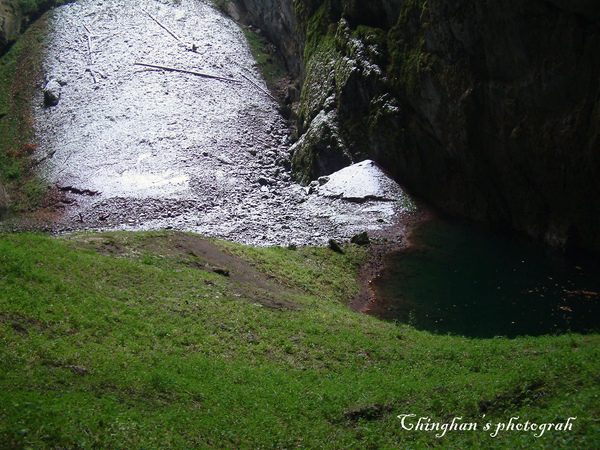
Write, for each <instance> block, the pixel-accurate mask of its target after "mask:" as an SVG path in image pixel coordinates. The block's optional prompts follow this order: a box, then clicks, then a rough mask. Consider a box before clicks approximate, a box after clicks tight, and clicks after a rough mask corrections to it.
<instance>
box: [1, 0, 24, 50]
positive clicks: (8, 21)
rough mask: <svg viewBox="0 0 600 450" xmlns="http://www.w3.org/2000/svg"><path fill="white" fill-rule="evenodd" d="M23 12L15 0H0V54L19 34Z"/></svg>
mask: <svg viewBox="0 0 600 450" xmlns="http://www.w3.org/2000/svg"><path fill="white" fill-rule="evenodd" d="M22 22H23V12H22V11H21V7H20V5H19V2H18V1H17V0H0V54H2V53H4V51H5V49H6V48H7V47H8V45H10V44H11V43H12V42H14V41H16V40H17V38H18V37H19V34H20V33H21V24H22Z"/></svg>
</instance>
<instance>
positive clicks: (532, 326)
mask: <svg viewBox="0 0 600 450" xmlns="http://www.w3.org/2000/svg"><path fill="white" fill-rule="evenodd" d="M411 241H412V242H414V243H415V245H414V246H413V247H412V248H411V249H409V250H407V251H405V252H403V253H395V254H391V255H389V256H388V260H387V261H386V262H387V267H386V268H385V269H384V270H383V271H382V273H381V275H380V277H379V278H377V279H376V280H374V281H373V282H372V288H373V291H374V293H375V295H376V297H377V300H376V302H375V304H374V305H373V308H372V311H371V312H372V314H374V315H376V316H379V317H381V318H384V319H386V320H397V321H400V322H403V323H410V324H412V325H414V326H415V327H416V328H419V329H422V330H428V331H431V332H436V333H442V334H446V333H451V334H460V335H464V336H469V337H483V338H489V337H494V336H506V337H515V336H519V335H533V336H536V335H542V334H555V333H564V332H568V331H573V332H590V331H598V330H600V296H599V295H598V293H599V292H600V264H598V261H597V260H593V259H588V260H586V261H581V260H579V261H569V260H567V259H565V258H563V257H558V256H556V255H555V256H552V255H549V254H548V253H547V251H546V250H545V249H543V248H541V247H539V246H537V245H534V244H532V243H530V242H528V241H526V240H523V239H520V238H516V237H511V236H504V235H497V234H493V233H491V232H489V231H486V230H484V229H481V228H478V227H476V226H474V225H465V224H459V223H452V222H447V221H441V220H435V221H430V222H427V223H425V224H423V225H422V226H420V227H419V228H418V229H417V230H416V232H415V233H414V235H413V237H412V238H411Z"/></svg>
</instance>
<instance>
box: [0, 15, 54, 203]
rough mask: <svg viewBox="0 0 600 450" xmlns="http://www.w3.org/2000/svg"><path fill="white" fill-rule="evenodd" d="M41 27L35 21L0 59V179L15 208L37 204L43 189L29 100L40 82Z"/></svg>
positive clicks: (39, 23) (42, 35)
mask: <svg viewBox="0 0 600 450" xmlns="http://www.w3.org/2000/svg"><path fill="white" fill-rule="evenodd" d="M44 30H45V24H44V23H43V22H37V23H36V24H35V25H34V26H33V27H31V28H30V29H29V30H28V32H27V33H26V34H25V35H24V36H23V37H22V38H21V39H20V40H19V41H18V42H17V43H16V44H15V45H13V46H12V47H11V49H10V50H9V52H8V53H7V54H6V55H4V56H3V57H2V58H1V59H0V182H2V183H3V184H4V185H5V188H6V190H7V191H8V197H9V199H10V204H11V208H12V209H14V210H17V211H18V210H27V209H30V208H32V207H34V206H35V205H37V204H39V201H40V200H41V198H42V197H43V195H44V194H45V192H46V189H45V186H44V183H43V182H42V181H41V180H40V179H39V176H38V175H37V174H36V173H35V171H34V170H33V169H34V167H33V166H34V163H33V160H32V158H31V156H32V154H33V153H34V152H35V150H36V144H35V139H34V129H33V125H34V124H33V118H32V102H33V99H34V96H35V95H36V93H39V91H40V89H41V87H42V86H41V84H42V83H43V81H42V80H43V76H42V73H41V58H42V55H41V49H40V47H41V41H42V40H43V39H44Z"/></svg>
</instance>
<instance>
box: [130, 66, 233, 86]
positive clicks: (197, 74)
mask: <svg viewBox="0 0 600 450" xmlns="http://www.w3.org/2000/svg"><path fill="white" fill-rule="evenodd" d="M133 65H134V66H144V67H150V68H152V69H162V70H167V71H169V72H180V73H188V74H190V75H196V76H198V77H204V78H214V79H215V80H222V81H231V82H232V83H241V81H240V80H236V79H233V78H226V77H220V76H217V75H209V74H207V73H200V72H194V71H192V70H184V69H176V68H174V67H165V66H157V65H154V64H145V63H133Z"/></svg>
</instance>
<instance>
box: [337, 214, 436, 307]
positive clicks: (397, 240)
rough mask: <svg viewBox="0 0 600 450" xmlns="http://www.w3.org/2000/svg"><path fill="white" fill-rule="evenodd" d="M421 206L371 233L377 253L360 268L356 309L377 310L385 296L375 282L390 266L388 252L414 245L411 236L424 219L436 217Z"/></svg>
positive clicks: (399, 250) (374, 250) (373, 248)
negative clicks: (386, 226) (378, 291)
mask: <svg viewBox="0 0 600 450" xmlns="http://www.w3.org/2000/svg"><path fill="white" fill-rule="evenodd" d="M418 206H419V209H418V211H417V212H414V213H410V214H409V213H404V214H401V215H400V217H399V218H398V221H397V223H396V224H395V225H394V226H392V227H389V228H386V229H385V230H381V231H377V232H375V233H373V234H372V235H371V252H372V255H373V256H372V258H371V260H370V261H369V262H368V263H367V264H366V265H365V266H364V267H363V268H362V269H361V271H360V274H359V281H360V292H359V294H358V296H357V297H356V298H355V299H354V300H352V302H350V304H349V305H348V306H349V307H350V309H352V310H353V311H356V312H359V313H363V314H373V313H374V311H373V310H374V308H376V306H377V305H378V303H379V302H380V301H381V299H379V298H377V296H376V294H375V292H374V291H373V289H372V282H373V281H374V280H375V279H376V278H377V277H379V275H380V274H381V271H382V270H383V269H384V268H385V267H386V263H387V260H388V256H389V255H390V254H392V253H396V252H401V251H405V250H407V249H408V248H409V247H411V246H412V245H413V243H412V242H411V237H412V236H413V231H414V229H415V228H416V227H417V226H418V225H420V224H421V223H423V222H425V221H428V220H432V219H434V218H435V217H436V215H435V212H434V211H433V210H432V209H431V208H430V207H428V206H427V205H425V204H423V203H419V204H418ZM375 315H376V314H375Z"/></svg>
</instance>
